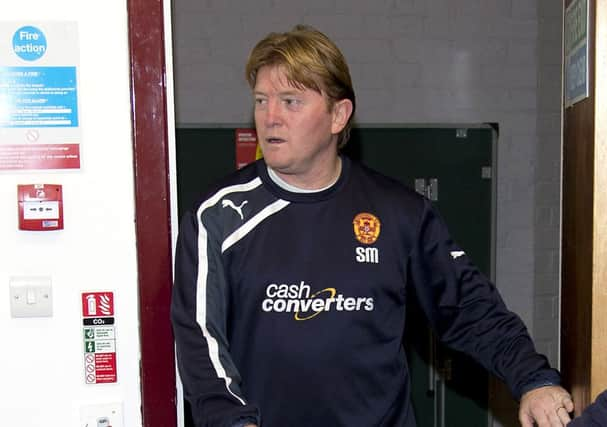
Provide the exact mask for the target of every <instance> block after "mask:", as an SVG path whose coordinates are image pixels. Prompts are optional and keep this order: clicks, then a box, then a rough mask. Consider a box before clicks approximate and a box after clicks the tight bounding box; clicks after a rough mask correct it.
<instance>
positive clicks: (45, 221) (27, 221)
mask: <svg viewBox="0 0 607 427" xmlns="http://www.w3.org/2000/svg"><path fill="white" fill-rule="evenodd" d="M62 194H63V193H62V190H61V185H55V184H29V185H18V186H17V198H18V201H19V229H20V230H33V231H48V230H62V229H63V195H62Z"/></svg>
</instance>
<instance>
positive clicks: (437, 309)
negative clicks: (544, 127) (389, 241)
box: [408, 201, 560, 398]
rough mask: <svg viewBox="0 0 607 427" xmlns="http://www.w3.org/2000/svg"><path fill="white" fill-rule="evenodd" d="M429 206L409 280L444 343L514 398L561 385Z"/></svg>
mask: <svg viewBox="0 0 607 427" xmlns="http://www.w3.org/2000/svg"><path fill="white" fill-rule="evenodd" d="M425 203H426V205H425V207H424V212H423V214H422V218H421V221H420V225H419V229H418V237H417V240H416V242H415V247H414V248H413V250H412V253H411V256H410V259H409V266H408V274H409V278H410V280H411V282H412V283H413V285H414V287H415V292H416V294H417V296H418V298H419V302H420V305H421V307H422V308H423V310H424V312H425V314H426V316H427V317H428V319H429V321H430V323H431V324H432V325H433V328H434V330H435V331H436V332H437V334H438V336H439V337H440V339H441V341H442V342H444V343H445V344H446V345H447V346H449V347H451V348H453V349H455V350H458V351H462V352H464V353H467V354H468V355H470V356H472V357H473V358H475V359H476V360H477V361H478V362H479V363H481V364H482V365H483V366H484V367H485V368H486V369H488V370H489V371H491V372H492V373H494V374H495V375H496V376H497V377H498V378H500V379H502V380H503V381H505V382H506V384H507V385H508V386H509V388H510V390H511V392H512V394H513V395H514V397H515V398H520V396H521V395H522V393H524V392H525V391H527V390H528V389H531V388H534V386H537V385H542V384H558V383H559V382H560V376H559V374H558V372H557V371H556V370H554V369H551V368H550V366H549V364H548V361H547V359H546V358H545V357H544V356H542V355H540V354H538V353H537V352H536V350H535V347H534V345H533V342H532V340H531V337H530V336H529V333H528V331H527V329H526V327H525V325H524V323H523V322H522V320H521V319H520V318H519V317H518V316H517V315H516V314H514V313H512V312H511V311H509V310H508V309H507V308H506V306H505V304H504V302H503V301H502V298H501V297H500V295H499V293H498V291H497V289H496V288H495V286H494V285H493V284H492V283H490V281H489V280H488V279H487V278H486V277H485V276H484V275H483V274H482V273H481V272H480V271H479V270H478V269H477V268H476V267H475V266H474V265H473V264H472V263H471V262H470V260H469V258H468V257H467V256H466V254H465V252H464V251H463V250H462V249H461V248H460V247H458V246H457V245H456V243H455V242H454V241H453V240H452V238H451V237H450V235H449V232H448V230H447V227H446V225H445V223H444V221H443V220H442V219H441V218H440V216H439V215H438V213H437V212H436V211H435V209H434V208H433V207H432V205H431V203H430V202H428V201H426V202H425Z"/></svg>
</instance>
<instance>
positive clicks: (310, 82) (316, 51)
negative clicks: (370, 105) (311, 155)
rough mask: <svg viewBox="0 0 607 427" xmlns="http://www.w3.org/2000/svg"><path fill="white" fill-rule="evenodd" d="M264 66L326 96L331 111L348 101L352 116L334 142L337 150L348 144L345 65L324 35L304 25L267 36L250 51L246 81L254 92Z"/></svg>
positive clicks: (349, 92)
mask: <svg viewBox="0 0 607 427" xmlns="http://www.w3.org/2000/svg"><path fill="white" fill-rule="evenodd" d="M264 66H279V67H281V68H282V69H283V71H284V73H285V75H286V77H287V80H288V82H289V84H290V85H292V86H294V87H297V88H299V89H303V88H308V89H312V90H315V91H317V92H318V93H321V94H322V93H324V94H326V96H327V98H328V100H329V105H328V107H329V108H331V107H332V106H333V104H334V103H335V102H336V101H340V100H342V99H349V100H350V101H351V102H352V114H351V115H350V118H349V120H348V123H347V124H346V126H345V127H344V129H343V130H342V131H341V132H340V133H339V135H338V138H337V147H338V148H342V147H343V146H345V145H346V142H348V138H349V137H350V129H351V127H352V118H353V116H354V110H355V109H356V99H355V96H354V89H353V87H352V79H351V77H350V71H349V69H348V64H347V63H346V59H345V58H344V56H343V54H342V53H341V51H340V50H339V48H338V47H337V46H336V45H335V43H333V42H332V41H331V40H330V39H329V38H328V37H327V36H326V35H324V34H323V33H321V32H320V31H318V30H316V29H314V28H312V27H310V26H305V25H297V26H295V27H294V28H293V29H292V30H291V31H288V32H285V33H270V34H268V35H267V36H266V37H265V38H264V39H262V40H261V41H260V42H259V43H257V45H256V46H255V47H254V48H253V50H252V51H251V54H250V55H249V60H248V61H247V66H246V77H247V81H248V82H249V85H250V86H251V88H252V89H253V88H254V87H255V82H256V79H257V73H258V72H259V70H260V68H262V67H264Z"/></svg>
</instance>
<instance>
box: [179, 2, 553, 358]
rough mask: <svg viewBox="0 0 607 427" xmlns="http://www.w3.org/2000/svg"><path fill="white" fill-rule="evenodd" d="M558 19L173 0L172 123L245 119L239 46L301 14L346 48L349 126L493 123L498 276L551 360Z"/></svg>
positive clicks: (533, 13)
mask: <svg viewBox="0 0 607 427" xmlns="http://www.w3.org/2000/svg"><path fill="white" fill-rule="evenodd" d="M561 17H562V11H561V3H560V2H556V1H551V0H373V1H372V0H306V1H301V0H289V1H286V0H256V1H255V2H248V1H246V0H229V1H226V0H207V1H202V0H176V1H175V2H174V37H175V51H174V56H175V61H176V63H175V77H176V102H177V105H176V114H177V122H178V123H180V124H221V123H243V124H244V123H248V122H249V120H250V117H251V98H250V95H249V90H248V88H247V85H246V83H245V80H244V75H243V68H244V64H245V61H246V57H247V54H248V51H249V50H250V49H251V47H252V46H253V44H254V43H255V42H256V41H257V40H259V39H260V38H261V37H262V36H264V35H265V34H267V33H268V32H270V31H283V30H287V29H289V28H291V27H292V26H293V25H294V24H296V23H308V24H311V25H314V26H316V27H317V28H319V29H320V30H321V31H324V32H325V33H327V34H328V35H329V36H330V37H331V38H333V39H334V40H335V41H336V42H337V44H338V45H339V46H340V48H341V49H342V50H343V52H344V54H345V55H346V57H347V59H348V61H349V64H350V68H351V72H352V76H353V79H354V84H355V89H356V93H357V99H358V110H357V122H358V123H359V124H378V123H381V124H407V123H457V122H459V123H462V122H465V123H481V122H497V123H499V125H500V138H499V142H498V166H497V170H498V171H497V174H498V194H497V204H498V218H497V269H496V273H497V286H498V288H499V289H500V291H501V292H502V295H503V296H504V298H505V300H506V302H507V304H508V305H509V307H510V308H511V309H512V310H514V311H516V312H517V313H519V314H520V315H521V317H522V318H523V319H524V321H525V322H526V324H527V325H528V327H529V329H530V331H531V332H532V334H533V335H535V336H536V338H537V339H538V347H539V348H540V349H542V350H544V351H546V353H547V354H548V355H549V357H550V358H551V360H552V361H553V362H555V361H556V360H557V359H556V356H557V353H558V345H557V344H558V310H555V309H553V308H551V309H550V310H547V309H546V307H553V306H554V307H558V299H556V300H555V298H558V277H559V260H558V258H559V237H558V235H559V229H560V210H559V204H560V200H559V197H560V196H559V194H560V193H559V191H560V178H559V177H560V127H561V121H560V73H561V68H560V67H561V65H560V64H561V59H560V57H561V48H560V39H561V35H560V34H561Z"/></svg>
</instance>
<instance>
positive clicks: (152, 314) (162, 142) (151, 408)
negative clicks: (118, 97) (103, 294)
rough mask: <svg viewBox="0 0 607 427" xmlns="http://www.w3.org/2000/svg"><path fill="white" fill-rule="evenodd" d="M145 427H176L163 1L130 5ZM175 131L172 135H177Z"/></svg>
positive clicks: (148, 0)
mask: <svg viewBox="0 0 607 427" xmlns="http://www.w3.org/2000/svg"><path fill="white" fill-rule="evenodd" d="M127 7H128V28H129V36H128V37H129V48H130V67H131V109H132V110H131V111H132V135H133V136H132V137H133V150H134V173H135V223H136V237H137V268H138V287H139V327H140V342H141V362H140V375H141V405H142V407H141V413H142V417H143V426H144V427H160V426H162V427H176V425H177V411H176V384H175V356H174V350H173V349H174V347H173V334H172V330H171V324H170V321H169V301H170V295H171V285H172V277H173V276H172V251H171V248H172V246H171V245H172V243H171V224H170V220H171V209H170V208H171V206H170V197H169V196H170V194H169V188H170V187H169V160H168V159H169V157H168V152H169V150H168V144H169V139H168V132H169V129H168V120H167V91H166V88H167V84H171V82H167V81H166V62H165V37H164V6H163V0H127ZM171 131H172V130H171Z"/></svg>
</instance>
